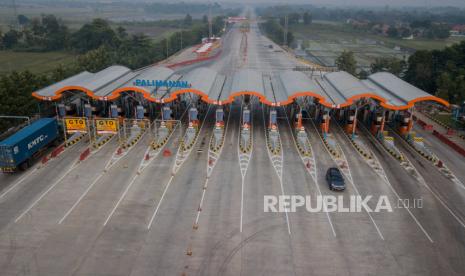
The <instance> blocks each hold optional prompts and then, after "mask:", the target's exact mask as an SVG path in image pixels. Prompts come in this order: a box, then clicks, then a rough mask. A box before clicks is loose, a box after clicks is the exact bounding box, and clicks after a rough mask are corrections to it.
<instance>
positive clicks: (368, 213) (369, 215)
mask: <svg viewBox="0 0 465 276" xmlns="http://www.w3.org/2000/svg"><path fill="white" fill-rule="evenodd" d="M310 121H311V123H312V125H313V127H314V129H315V131H317V133H318V135H319V136H320V138H321V139H323V138H322V137H321V135H320V133H319V132H318V129H317V127H316V126H315V124H314V123H313V120H310ZM338 144H339V143H338ZM323 147H324V148H325V149H326V151H327V152H328V154H329V156H330V157H331V159H333V161H334V162H336V160H335V158H334V157H333V155H332V154H331V153H330V152H329V150H328V148H327V147H326V146H324V145H323ZM339 149H340V151H341V155H342V157H343V158H344V160H346V165H347V169H348V171H349V173H350V179H349V178H348V179H347V180H349V183H350V184H351V185H352V186H353V187H354V190H355V192H356V193H357V195H359V196H361V195H360V193H359V191H358V189H357V187H356V186H355V184H354V181H353V180H352V179H353V178H352V174H351V172H350V167H349V162H347V158H346V156H345V154H344V151H343V150H342V148H341V147H340V146H339ZM336 164H338V163H337V162H336ZM338 166H339V164H338ZM365 212H366V213H367V215H368V217H369V218H370V220H371V222H372V223H373V225H374V226H375V229H376V231H377V232H378V235H379V236H380V238H381V239H382V240H384V236H383V234H382V233H381V231H380V229H379V227H378V225H377V224H376V222H375V220H374V219H373V217H372V216H371V214H370V212H368V211H367V210H366V209H365Z"/></svg>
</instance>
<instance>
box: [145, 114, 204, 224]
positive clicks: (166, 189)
mask: <svg viewBox="0 0 465 276" xmlns="http://www.w3.org/2000/svg"><path fill="white" fill-rule="evenodd" d="M210 107H211V106H209V107H208V110H207V113H206V114H205V117H204V119H203V121H202V124H201V125H200V129H199V134H198V135H197V138H195V139H196V140H195V142H194V145H193V146H192V148H191V149H190V151H189V154H188V155H187V156H186V157H185V158H184V159H183V160H182V163H181V164H179V165H178V170H179V169H180V168H181V166H182V165H183V164H184V161H186V160H187V158H188V157H189V155H190V153H191V152H192V149H193V148H194V146H195V145H196V144H197V141H198V138H199V137H200V134H201V132H202V129H203V125H204V124H205V121H206V120H207V116H208V114H209V113H210ZM180 148H181V146H179V149H180ZM179 149H178V153H179ZM174 166H176V160H175V162H174V164H173V168H174ZM174 176H175V174H174V173H173V174H172V175H171V178H170V180H168V183H167V184H166V187H165V190H164V191H163V194H162V195H161V198H160V200H159V201H158V204H157V207H156V208H155V211H154V212H153V215H152V217H151V218H150V221H149V224H148V225H147V229H150V228H151V227H152V224H153V222H154V220H155V217H156V215H157V213H158V209H159V208H160V205H161V203H162V201H163V198H164V197H165V194H166V192H167V191H168V188H169V186H170V184H171V182H172V181H173V178H174Z"/></svg>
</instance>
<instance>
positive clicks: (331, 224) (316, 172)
mask: <svg viewBox="0 0 465 276" xmlns="http://www.w3.org/2000/svg"><path fill="white" fill-rule="evenodd" d="M286 120H287V124H288V125H289V129H290V130H291V133H292V137H293V139H292V140H293V141H294V146H295V148H296V149H297V152H298V153H299V156H300V159H301V160H302V162H303V163H304V167H305V170H306V171H307V173H308V174H309V175H310V176H311V177H313V175H312V172H311V171H310V169H309V168H307V166H305V161H304V159H303V157H302V155H301V154H300V151H299V149H298V148H297V143H296V141H295V136H294V132H293V131H292V126H291V123H290V122H289V118H288V117H287V113H286ZM307 139H308V133H307ZM308 144H309V146H310V150H311V151H312V158H313V159H315V155H314V151H313V148H312V144H311V143H310V142H309V143H308ZM313 166H314V167H315V169H314V172H313V173H314V174H315V178H313V180H314V181H313V184H314V185H315V186H316V189H317V190H318V194H319V195H320V196H323V194H322V193H321V190H320V187H319V186H318V170H317V164H316V162H315V160H314V162H313ZM325 213H326V217H327V218H328V222H329V225H330V226H331V231H332V232H333V235H334V237H336V230H335V229H334V225H333V222H332V221H331V217H330V215H329V212H328V210H326V208H325Z"/></svg>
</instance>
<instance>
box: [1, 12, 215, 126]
mask: <svg viewBox="0 0 465 276" xmlns="http://www.w3.org/2000/svg"><path fill="white" fill-rule="evenodd" d="M46 17H47V16H44V17H42V21H41V22H43V19H44V18H46ZM47 18H48V17H47ZM47 20H48V19H46V20H45V22H47ZM41 26H42V27H43V28H44V30H43V31H42V34H43V35H42V36H41V39H40V40H39V41H40V43H39V44H36V46H37V47H38V45H44V46H45V47H47V46H46V45H50V43H51V41H52V40H53V39H55V38H54V35H56V34H52V32H51V30H52V29H53V28H55V27H52V29H50V26H49V24H48V23H46V24H43V23H41ZM223 26H224V18H223V17H215V18H214V19H213V20H212V27H213V28H212V29H213V34H214V35H221V31H222V30H223ZM60 28H63V27H60V26H58V29H60ZM208 33H209V32H208V24H206V23H204V22H203V21H201V20H197V21H193V22H191V25H190V26H186V28H185V29H183V30H181V31H177V32H174V33H172V34H171V35H169V36H167V37H165V38H163V39H161V40H158V41H156V42H154V41H152V40H150V39H149V38H148V37H147V36H145V35H143V34H135V35H128V33H127V32H126V30H125V29H124V28H122V27H117V28H116V29H114V28H112V27H111V26H110V24H109V23H108V22H107V21H105V20H103V19H94V20H93V21H92V22H90V23H88V24H85V25H83V26H82V27H81V28H80V29H79V30H78V31H76V32H75V33H72V34H71V35H70V36H69V39H71V41H72V47H73V49H74V51H76V52H78V53H79V55H78V56H77V58H76V60H75V62H72V63H69V64H62V65H59V66H57V67H56V68H55V69H54V70H52V71H51V72H48V73H42V74H34V73H31V72H30V71H28V70H25V71H21V72H12V73H10V74H6V75H3V76H0V99H1V101H0V114H7V115H26V116H29V115H31V114H34V113H37V112H38V111H39V106H38V103H37V101H36V100H35V99H34V98H33V97H32V96H31V93H32V92H34V91H36V90H37V89H40V88H42V87H45V86H47V85H50V84H52V83H55V82H58V81H60V80H63V79H65V78H67V77H70V76H72V75H75V74H77V73H79V72H82V71H90V72H97V71H100V70H102V69H104V68H106V67H108V66H110V65H113V64H120V65H124V66H127V67H129V68H131V69H136V68H140V67H143V66H147V65H150V64H153V63H156V62H158V61H161V60H163V59H165V58H166V57H168V56H170V55H172V54H174V53H175V52H177V51H179V50H181V36H182V47H187V46H190V45H195V44H198V43H200V42H201V39H202V37H205V36H208ZM47 34H50V36H48V35H47ZM44 41H46V42H44ZM47 49H48V48H47ZM9 126H10V124H8V123H5V122H2V121H0V132H1V131H3V130H4V129H5V128H7V127H9Z"/></svg>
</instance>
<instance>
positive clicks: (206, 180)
mask: <svg viewBox="0 0 465 276" xmlns="http://www.w3.org/2000/svg"><path fill="white" fill-rule="evenodd" d="M207 185H208V178H207V179H205V183H204V184H203V187H204V188H203V192H202V198H201V199H200V204H199V209H198V210H197V217H196V218H195V224H198V223H199V218H200V212H201V210H202V205H203V199H204V198H205V192H206V191H207V189H206V187H207Z"/></svg>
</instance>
